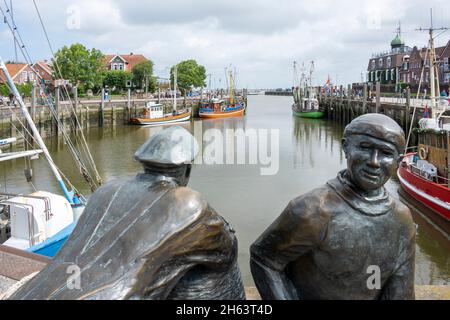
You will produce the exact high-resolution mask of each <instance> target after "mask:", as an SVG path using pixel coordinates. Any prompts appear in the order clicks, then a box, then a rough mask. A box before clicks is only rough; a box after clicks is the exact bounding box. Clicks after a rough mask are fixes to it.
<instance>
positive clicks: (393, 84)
mask: <svg viewBox="0 0 450 320" xmlns="http://www.w3.org/2000/svg"><path fill="white" fill-rule="evenodd" d="M412 50H413V49H412V48H410V47H408V46H406V45H405V41H404V40H403V38H402V37H401V29H400V26H399V27H398V29H397V35H396V36H395V38H394V39H393V40H392V41H391V49H390V50H389V51H386V52H381V53H376V54H373V55H372V58H371V59H370V60H369V65H368V67H367V82H368V83H369V85H370V84H375V83H376V82H380V84H381V86H382V91H386V92H397V91H398V90H399V88H400V82H401V77H400V73H401V70H402V68H403V65H404V64H403V62H404V61H405V57H409V56H410V54H411V52H412Z"/></svg>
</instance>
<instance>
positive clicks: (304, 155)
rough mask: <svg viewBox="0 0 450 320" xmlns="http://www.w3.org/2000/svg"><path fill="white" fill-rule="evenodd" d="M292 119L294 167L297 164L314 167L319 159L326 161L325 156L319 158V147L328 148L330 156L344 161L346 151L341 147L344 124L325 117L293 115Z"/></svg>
mask: <svg viewBox="0 0 450 320" xmlns="http://www.w3.org/2000/svg"><path fill="white" fill-rule="evenodd" d="M292 121H293V124H294V129H293V131H292V132H293V146H294V150H295V153H294V168H297V165H300V166H301V167H303V166H305V165H306V166H309V167H311V168H314V167H315V166H316V162H317V161H319V162H323V161H326V159H324V158H319V159H317V153H316V150H317V149H323V150H328V152H329V158H334V157H337V158H339V162H340V163H342V162H343V159H344V152H343V151H342V148H341V147H340V144H341V139H342V134H343V130H344V127H343V126H342V125H340V124H339V123H337V122H331V121H327V120H323V119H303V118H298V117H292ZM335 153H336V154H335Z"/></svg>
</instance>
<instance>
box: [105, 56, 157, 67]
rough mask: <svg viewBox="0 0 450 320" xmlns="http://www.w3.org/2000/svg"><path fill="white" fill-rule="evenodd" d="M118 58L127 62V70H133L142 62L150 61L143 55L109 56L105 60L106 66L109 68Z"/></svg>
mask: <svg viewBox="0 0 450 320" xmlns="http://www.w3.org/2000/svg"><path fill="white" fill-rule="evenodd" d="M117 56H119V57H120V58H122V59H123V60H124V61H125V63H126V64H127V70H131V69H133V67H134V66H135V65H137V64H138V63H140V62H143V61H148V59H147V58H146V57H144V56H143V55H142V54H107V55H105V58H104V59H105V63H106V65H107V66H109V63H110V62H111V60H113V59H114V58H115V57H117Z"/></svg>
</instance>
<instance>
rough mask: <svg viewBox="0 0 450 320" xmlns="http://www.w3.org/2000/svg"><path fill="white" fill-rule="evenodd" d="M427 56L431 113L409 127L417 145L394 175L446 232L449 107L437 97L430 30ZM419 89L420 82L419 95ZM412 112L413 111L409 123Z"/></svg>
mask: <svg viewBox="0 0 450 320" xmlns="http://www.w3.org/2000/svg"><path fill="white" fill-rule="evenodd" d="M428 54H429V57H430V70H429V76H430V79H429V84H430V107H431V110H429V109H428V106H425V112H424V118H422V119H421V120H420V121H419V128H416V129H414V130H411V129H412V128H410V130H409V132H410V133H409V136H408V141H409V138H410V135H411V132H415V133H417V138H418V145H417V146H416V147H413V149H416V150H415V152H409V153H406V155H405V156H404V158H403V159H402V161H401V162H400V165H399V169H398V172H397V173H398V179H399V181H400V184H401V186H402V188H403V189H404V190H405V191H406V192H407V193H408V194H409V195H410V196H411V197H412V198H413V199H414V200H415V201H416V202H418V203H419V204H421V205H423V206H425V207H426V208H427V209H430V210H427V211H429V212H430V213H431V214H429V215H428V216H429V218H430V219H431V220H433V222H434V223H435V224H436V225H437V226H438V227H439V228H441V229H443V230H444V231H446V232H450V180H449V179H450V170H449V169H450V149H449V146H450V121H449V120H450V117H449V116H448V111H449V110H450V108H449V102H448V100H447V99H445V98H440V97H438V96H437V95H438V94H437V93H439V92H440V91H439V77H438V76H437V72H438V70H439V62H438V61H437V60H438V59H436V54H435V51H434V45H433V36H432V31H431V32H430V42H429V50H427V55H428ZM424 68H425V66H423V68H422V76H423V73H424ZM421 78H422V77H421ZM420 86H421V83H420V84H419V92H420ZM430 111H431V112H430ZM415 113H416V108H415V109H414V114H413V120H414V115H415ZM429 113H431V118H428V115H429ZM413 120H412V121H411V127H412V123H413V122H414V121H413ZM407 150H408V149H407Z"/></svg>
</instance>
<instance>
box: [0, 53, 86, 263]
mask: <svg viewBox="0 0 450 320" xmlns="http://www.w3.org/2000/svg"><path fill="white" fill-rule="evenodd" d="M0 70H1V71H2V72H3V75H4V76H5V78H6V81H7V84H8V87H9V88H10V90H11V91H12V93H13V94H14V96H15V98H16V101H17V102H18V104H19V107H20V109H21V112H22V114H23V115H24V117H25V119H26V121H27V125H28V126H29V128H30V129H31V132H32V134H33V137H34V139H35V141H36V143H37V144H38V145H39V149H36V150H25V151H19V152H10V153H1V154H0V162H3V161H9V160H12V159H18V158H29V159H32V158H36V156H38V155H39V154H43V155H44V157H45V158H46V160H47V162H48V164H49V166H50V169H51V170H52V173H53V174H54V176H55V177H56V179H57V181H58V184H59V186H60V187H61V189H62V191H63V194H64V197H63V196H60V195H57V194H53V193H50V192H46V191H36V192H34V193H31V194H28V195H25V194H12V193H0V221H1V225H2V227H3V228H2V238H3V240H5V239H6V241H4V242H3V244H4V245H6V246H10V247H14V248H17V249H20V250H26V251H29V252H34V253H40V254H44V255H47V256H53V255H54V254H56V252H57V251H58V250H59V248H60V247H61V245H62V243H63V242H64V240H65V239H66V238H67V237H68V235H69V234H70V232H71V230H72V229H73V227H74V225H75V224H76V221H77V219H78V217H79V216H80V215H81V213H82V211H83V209H84V206H85V204H86V200H85V198H84V197H83V196H82V195H80V194H79V193H78V191H76V190H72V191H69V189H68V188H67V186H66V183H65V182H64V180H63V178H62V176H61V173H60V171H59V169H58V168H57V167H56V165H55V163H54V162H53V159H52V157H51V156H50V153H49V151H48V149H47V147H46V146H45V143H44V141H43V140H42V137H41V136H40V134H39V131H38V129H37V128H36V126H35V124H34V122H33V120H32V118H31V116H30V114H29V113H28V109H27V107H26V106H25V103H24V102H23V100H22V97H21V95H20V94H19V92H18V91H17V88H16V86H15V84H14V82H13V80H12V79H11V76H10V74H9V72H8V70H7V68H6V66H5V64H4V62H3V60H2V59H1V58H0ZM14 141H15V139H14V138H9V139H2V140H1V142H0V145H5V144H8V143H12V142H14Z"/></svg>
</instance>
